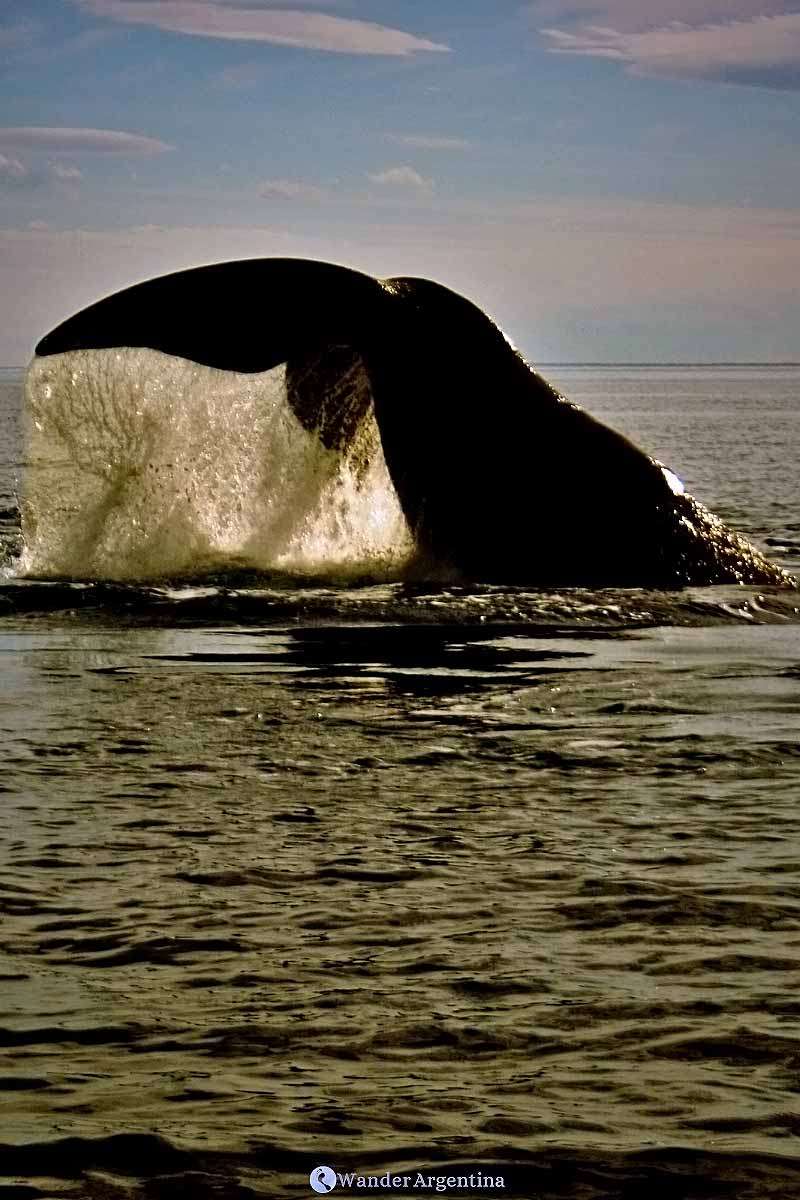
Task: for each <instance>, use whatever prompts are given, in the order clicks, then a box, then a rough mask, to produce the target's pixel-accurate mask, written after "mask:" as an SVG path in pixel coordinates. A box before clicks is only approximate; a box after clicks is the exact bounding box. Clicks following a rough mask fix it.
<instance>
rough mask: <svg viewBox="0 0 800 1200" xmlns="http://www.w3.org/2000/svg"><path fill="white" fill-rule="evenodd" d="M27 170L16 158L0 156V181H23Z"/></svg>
mask: <svg viewBox="0 0 800 1200" xmlns="http://www.w3.org/2000/svg"><path fill="white" fill-rule="evenodd" d="M27 174H28V169H27V167H26V166H25V164H24V163H21V162H20V161H19V159H18V158H8V157H7V155H5V154H0V179H24V178H25V176H26V175H27Z"/></svg>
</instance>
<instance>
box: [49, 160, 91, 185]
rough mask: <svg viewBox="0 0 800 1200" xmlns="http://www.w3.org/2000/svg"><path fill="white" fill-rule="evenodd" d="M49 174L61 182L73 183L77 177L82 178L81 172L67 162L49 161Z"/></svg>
mask: <svg viewBox="0 0 800 1200" xmlns="http://www.w3.org/2000/svg"><path fill="white" fill-rule="evenodd" d="M50 174H51V175H52V176H53V178H54V179H58V180H60V181H61V182H62V183H75V182H76V181H77V180H78V179H83V172H82V171H80V170H79V169H78V168H77V167H73V166H69V165H68V164H67V163H51V165H50Z"/></svg>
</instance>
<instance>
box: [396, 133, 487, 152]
mask: <svg viewBox="0 0 800 1200" xmlns="http://www.w3.org/2000/svg"><path fill="white" fill-rule="evenodd" d="M386 140H387V142H394V144H395V145H396V146H409V147H410V148H411V149H412V150H466V149H467V147H468V146H470V145H471V142H468V141H467V139H466V138H454V137H428V136H427V135H423V134H416V133H387V135H386Z"/></svg>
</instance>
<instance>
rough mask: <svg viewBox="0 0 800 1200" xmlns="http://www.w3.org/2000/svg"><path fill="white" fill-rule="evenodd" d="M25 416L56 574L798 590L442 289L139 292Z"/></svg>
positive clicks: (334, 271)
mask: <svg viewBox="0 0 800 1200" xmlns="http://www.w3.org/2000/svg"><path fill="white" fill-rule="evenodd" d="M26 418H27V420H26V426H27V431H28V440H29V447H28V456H27V457H28V462H29V466H28V469H27V475H26V480H25V488H24V494H23V504H22V515H23V534H24V541H25V550H24V553H23V557H22V561H21V565H22V569H23V571H25V572H26V573H27V574H29V575H33V576H38V577H49V578H54V577H62V578H64V577H69V578H90V579H98V578H105V579H138V580H147V579H157V578H164V577H178V576H182V575H183V576H185V575H187V574H191V573H192V572H193V571H197V570H199V569H202V567H203V566H204V565H213V566H215V567H220V566H224V565H225V564H226V563H230V564H242V565H246V566H250V567H256V568H259V569H263V570H271V571H280V572H285V573H288V574H292V575H301V576H315V575H316V576H324V575H326V574H330V573H331V572H335V571H337V570H339V571H341V572H342V573H343V574H344V575H345V576H346V575H348V574H349V575H350V577H352V576H353V575H357V574H358V573H359V572H361V573H366V574H368V575H370V576H371V577H376V576H377V577H383V578H404V577H409V576H410V577H413V578H417V579H420V578H425V577H426V575H428V574H429V575H430V576H431V577H432V578H441V577H442V572H450V573H451V577H453V578H460V579H463V580H465V581H466V580H472V581H476V582H481V581H483V582H504V583H518V584H524V585H528V586H535V587H569V586H582V587H608V586H612V587H613V586H621V587H661V588H674V587H681V586H684V585H704V584H717V583H755V584H788V583H790V582H791V580H790V579H789V577H788V576H787V575H786V574H785V573H784V572H782V571H781V570H780V569H779V568H777V567H775V566H774V565H772V564H771V563H770V562H768V561H767V560H766V559H765V558H764V556H763V555H762V554H761V553H760V551H759V550H757V549H756V548H755V547H754V546H752V545H751V544H750V543H749V542H747V541H746V540H745V539H744V538H743V537H741V536H740V535H739V534H737V533H735V532H733V531H732V530H730V529H728V528H727V527H726V526H725V525H724V524H723V522H722V521H721V520H720V519H719V518H717V517H716V516H714V515H713V514H712V513H710V512H709V511H708V510H707V509H705V508H704V507H703V506H702V505H701V504H700V503H698V502H697V501H696V500H694V499H693V498H692V497H690V496H688V495H686V494H685V493H684V492H683V489H682V487H681V485H680V482H679V480H678V479H677V477H676V476H675V475H673V474H672V472H671V471H668V470H667V469H666V468H664V467H663V466H662V465H661V464H659V463H658V462H656V461H655V460H654V459H652V458H651V457H649V456H648V455H647V454H645V453H644V452H643V451H641V450H639V449H638V448H637V447H636V446H634V445H633V444H632V443H631V442H630V441H628V439H627V438H625V437H623V436H622V435H621V434H619V433H616V432H615V431H614V430H612V429H610V428H608V427H606V426H605V425H603V424H601V423H600V422H598V421H597V420H595V419H594V418H593V417H591V416H590V415H589V414H588V413H586V412H585V411H583V410H581V409H580V408H578V407H577V406H576V405H574V404H572V403H570V402H569V401H568V400H567V399H565V398H564V397H563V396H561V395H560V394H559V393H558V392H557V391H556V390H555V389H554V388H552V387H551V386H550V385H549V384H548V383H547V382H546V381H545V380H544V379H543V378H542V377H541V376H540V375H539V374H538V373H537V372H536V371H535V370H533V369H532V368H531V367H530V366H529V365H528V364H527V363H526V362H525V361H524V360H523V358H522V357H521V356H520V355H519V354H518V353H517V351H516V350H515V349H514V348H513V347H512V345H511V344H510V343H509V341H508V340H507V339H506V337H505V336H504V334H503V333H502V331H501V330H500V329H499V328H498V327H497V326H496V325H495V324H494V322H493V321H492V320H491V319H490V318H489V317H488V316H487V315H486V314H485V313H484V312H482V311H481V310H480V308H478V307H477V306H476V305H475V304H473V303H472V302H470V301H469V300H467V299H465V298H463V297H462V296H460V295H457V294H456V293H454V292H452V291H450V290H449V289H448V288H446V287H444V286H442V285H440V284H437V283H433V282H430V281H427V280H421V279H411V278H392V279H385V280H379V279H375V278H372V277H370V276H368V275H365V274H361V273H359V272H357V271H353V270H350V269H348V268H345V267H340V266H335V265H332V264H327V263H319V262H312V261H308V260H301V259H252V260H245V261H240V262H227V263H221V264H217V265H213V266H206V267H198V268H195V269H192V270H187V271H181V272H178V273H175V274H172V275H166V276H163V277H161V278H157V279H151V280H148V281H147V282H144V283H140V284H136V285H135V286H133V287H130V288H127V289H126V290H124V291H121V292H118V293H116V294H115V295H112V296H109V297H107V298H105V299H103V300H100V301H99V302H97V303H96V304H93V305H91V306H89V307H88V308H85V309H83V310H82V311H81V312H79V313H77V314H76V315H75V316H72V317H70V318H69V319H68V320H66V321H64V322H63V323H62V324H60V325H59V326H58V327H57V328H56V329H54V330H53V331H52V332H51V333H49V334H47V336H46V337H44V338H43V339H42V341H41V342H40V343H39V345H38V346H37V348H36V356H35V358H34V360H33V362H32V364H31V367H30V369H29V372H28V377H27V382H26Z"/></svg>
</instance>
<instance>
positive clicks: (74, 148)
mask: <svg viewBox="0 0 800 1200" xmlns="http://www.w3.org/2000/svg"><path fill="white" fill-rule="evenodd" d="M0 148H1V149H4V150H7V149H13V150H49V151H51V152H55V153H58V154H83V153H85V152H89V151H91V152H94V151H101V152H105V153H124V154H160V153H161V152H162V151H164V150H171V149H172V147H171V146H168V145H167V144H166V142H159V141H157V140H156V138H150V137H142V135H141V134H138V133H121V132H119V131H118V130H116V129H72V128H69V127H68V126H52V127H49V126H46V125H3V126H0Z"/></svg>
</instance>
